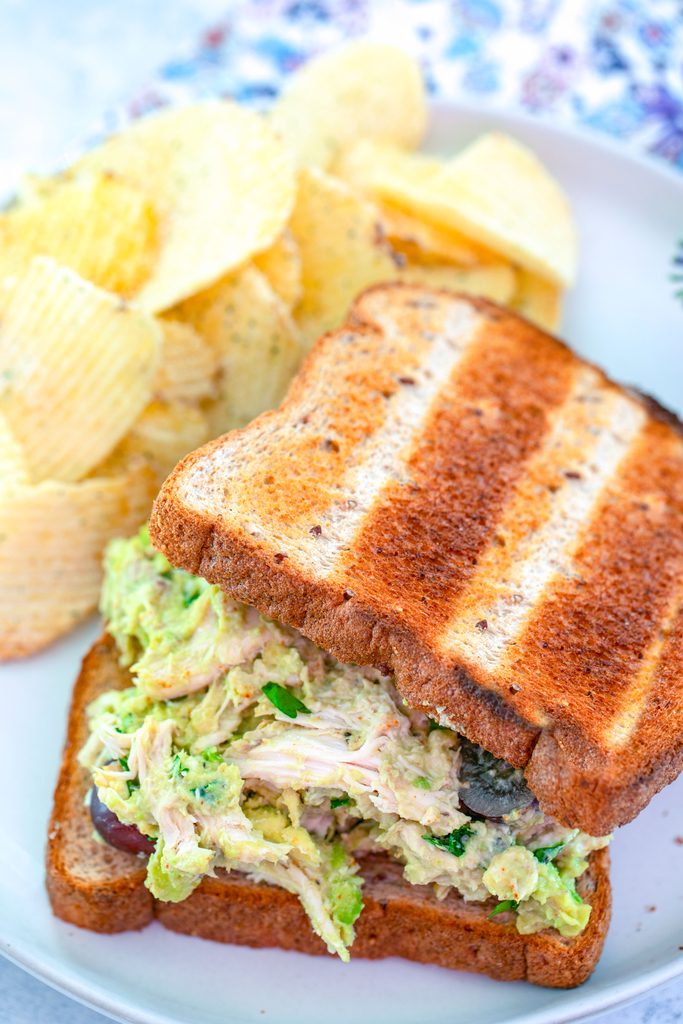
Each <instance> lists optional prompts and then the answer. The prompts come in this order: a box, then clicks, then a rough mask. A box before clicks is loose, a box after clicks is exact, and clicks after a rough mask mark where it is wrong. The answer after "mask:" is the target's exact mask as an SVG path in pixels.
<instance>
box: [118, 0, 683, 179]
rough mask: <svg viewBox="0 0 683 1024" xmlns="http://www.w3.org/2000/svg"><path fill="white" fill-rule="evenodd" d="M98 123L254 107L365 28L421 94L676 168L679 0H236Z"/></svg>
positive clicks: (682, 145)
mask: <svg viewBox="0 0 683 1024" xmlns="http://www.w3.org/2000/svg"><path fill="white" fill-rule="evenodd" d="M226 8H228V13H226V17H225V19H224V20H223V21H222V22H220V23H218V24H216V25H214V26H213V27H212V28H211V29H210V30H209V31H207V32H205V33H204V35H203V36H202V37H201V39H200V40H199V41H198V43H197V44H196V45H195V46H194V47H192V48H191V49H190V50H189V51H188V52H187V53H186V54H185V55H184V56H181V57H180V58H178V59H175V60H173V61H171V62H169V63H168V64H166V66H165V67H164V68H162V70H161V72H160V75H159V77H158V79H157V81H156V82H155V83H153V85H152V86H151V87H150V88H149V89H148V90H146V91H145V92H144V93H142V94H141V95H139V96H137V97H136V98H135V99H134V101H133V102H132V103H131V104H129V105H128V106H127V107H126V108H125V109H123V110H119V111H115V112H112V113H111V114H110V115H109V117H108V119H107V125H106V127H107V128H112V127H115V126H116V125H117V124H119V123H120V122H121V121H122V120H125V119H127V118H129V117H131V116H136V115H139V114H140V113H144V112H145V111H147V110H150V109H153V108H154V107H157V106H160V105H163V104H165V103H168V102H171V101H174V100H179V99H187V98H197V97H202V96H215V95H230V96H233V97H235V98H236V99H238V100H240V101H241V102H244V103H248V104H250V105H253V106H256V107H261V106H264V105H266V104H267V103H269V102H270V101H271V100H272V98H273V96H275V95H276V94H277V92H278V90H279V88H280V86H281V84H282V81H283V78H284V77H285V76H286V75H288V74H289V73H290V72H291V71H293V70H294V69H295V68H296V67H298V65H299V64H301V63H302V62H303V61H305V60H306V59H307V58H308V57H309V56H311V55H313V54H315V53H318V52H320V51H321V50H324V49H326V48H327V47H329V46H331V45H333V44H335V43H337V42H340V41H341V40H342V39H345V38H349V37H353V36H357V35H362V34H367V35H371V36H374V37H375V38H380V39H383V40H385V41H388V42H394V43H397V44H399V45H403V46H405V47H406V48H408V49H409V50H411V51H412V52H413V53H415V54H416V56H417V57H418V58H419V60H420V62H421V63H422V66H423V68H424V72H425V78H426V81H427V83H428V87H429V90H430V92H431V93H432V94H434V95H435V96H439V97H443V98H447V99H472V98H477V97H479V98H481V99H482V100H487V101H489V102H492V101H493V102H496V103H497V104H499V105H501V106H506V107H508V108H515V107H516V108H518V109H523V110H527V111H529V112H532V113H534V114H536V115H539V116H546V117H552V118H553V120H556V121H557V120H564V121H565V123H579V124H586V125H589V126H590V127H592V128H596V129H598V130H600V131H603V132H606V133H608V134H609V135H612V136H616V137H619V138H621V139H622V140H624V141H627V142H629V143H632V144H633V145H634V146H636V147H638V148H640V149H643V150H646V151H649V152H650V153H652V154H655V155H657V156H659V157H662V158H664V159H666V160H668V161H670V162H671V163H672V164H675V165H678V166H679V167H681V168H683V4H682V3H681V2H680V0H450V2H448V0H236V2H233V3H232V4H231V5H230V6H229V7H228V4H227V2H226Z"/></svg>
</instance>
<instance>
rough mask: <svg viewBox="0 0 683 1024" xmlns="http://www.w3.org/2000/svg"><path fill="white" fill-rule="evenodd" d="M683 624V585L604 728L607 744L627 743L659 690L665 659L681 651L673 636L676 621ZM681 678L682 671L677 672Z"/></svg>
mask: <svg viewBox="0 0 683 1024" xmlns="http://www.w3.org/2000/svg"><path fill="white" fill-rule="evenodd" d="M677 623H678V624H679V629H680V628H683V588H682V587H679V588H678V589H677V590H676V591H674V593H673V595H672V597H671V599H670V601H669V606H668V608H667V609H666V612H665V613H664V615H663V618H662V621H661V624H660V627H659V630H658V631H657V634H656V636H655V637H654V638H653V640H652V642H651V643H650V646H649V647H648V649H647V651H646V652H645V654H644V655H643V660H642V662H641V665H640V668H639V670H638V672H637V673H636V676H635V679H634V680H633V682H632V683H631V684H630V685H629V686H628V688H627V689H626V691H625V692H624V694H623V697H622V700H621V702H620V704H621V710H619V709H617V710H616V712H615V715H614V717H613V719H612V720H611V722H609V724H608V726H607V728H606V729H605V733H604V737H605V745H606V746H607V747H609V748H610V749H612V750H618V749H620V748H621V747H625V746H626V744H627V743H628V741H629V740H630V738H631V736H632V735H633V733H634V732H635V730H636V728H637V727H638V724H639V722H640V718H641V715H642V713H643V709H644V707H645V705H646V704H647V702H648V700H649V699H650V698H651V697H652V696H655V695H656V693H657V682H658V679H657V676H658V670H659V668H660V666H662V667H663V665H664V662H665V659H666V660H671V657H672V655H673V656H674V657H676V656H677V655H678V660H679V666H680V663H681V657H680V651H676V649H675V647H674V646H673V644H672V636H675V635H676V632H677V630H676V624H677ZM678 678H679V679H680V674H679V676H678Z"/></svg>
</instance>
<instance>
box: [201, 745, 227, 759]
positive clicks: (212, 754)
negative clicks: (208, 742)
mask: <svg viewBox="0 0 683 1024" xmlns="http://www.w3.org/2000/svg"><path fill="white" fill-rule="evenodd" d="M202 760H203V761H222V760H223V755H222V754H221V752H220V750H219V749H218V747H207V748H206V750H205V751H203V753H202Z"/></svg>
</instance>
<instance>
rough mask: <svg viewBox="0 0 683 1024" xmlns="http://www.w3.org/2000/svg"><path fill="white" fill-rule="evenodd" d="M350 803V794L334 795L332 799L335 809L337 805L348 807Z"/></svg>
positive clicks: (331, 804)
mask: <svg viewBox="0 0 683 1024" xmlns="http://www.w3.org/2000/svg"><path fill="white" fill-rule="evenodd" d="M350 803H351V797H350V796H333V797H332V798H331V800H330V807H331V808H332V809H333V810H334V808H335V807H346V806H347V805H348V804H350Z"/></svg>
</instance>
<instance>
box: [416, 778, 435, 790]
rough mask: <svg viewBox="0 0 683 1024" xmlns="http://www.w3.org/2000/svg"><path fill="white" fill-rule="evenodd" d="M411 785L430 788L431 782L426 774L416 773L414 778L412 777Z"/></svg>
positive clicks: (418, 787)
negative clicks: (416, 775)
mask: <svg viewBox="0 0 683 1024" xmlns="http://www.w3.org/2000/svg"><path fill="white" fill-rule="evenodd" d="M413 785H414V786H415V787H416V788H417V789H431V788H432V784H431V782H430V781H429V779H428V778H427V776H426V775H418V777H417V778H416V779H413Z"/></svg>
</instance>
